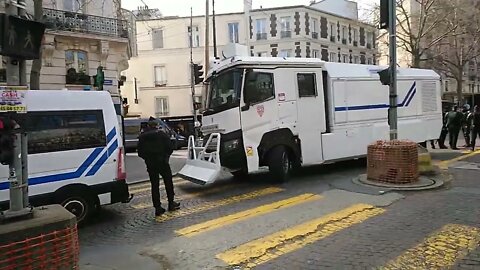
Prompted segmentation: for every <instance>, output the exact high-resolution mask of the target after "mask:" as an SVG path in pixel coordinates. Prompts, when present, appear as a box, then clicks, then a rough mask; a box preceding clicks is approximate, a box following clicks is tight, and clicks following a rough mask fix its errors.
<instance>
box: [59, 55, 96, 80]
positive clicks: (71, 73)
mask: <svg viewBox="0 0 480 270" xmlns="http://www.w3.org/2000/svg"><path fill="white" fill-rule="evenodd" d="M65 67H66V69H67V78H66V83H67V84H81V85H90V84H91V80H90V76H89V75H88V56H87V52H84V51H79V50H67V51H65Z"/></svg>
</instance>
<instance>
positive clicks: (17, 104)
mask: <svg viewBox="0 0 480 270" xmlns="http://www.w3.org/2000/svg"><path fill="white" fill-rule="evenodd" d="M25 90H27V87H25V86H2V87H0V112H20V113H25V112H27V104H26V102H25V94H26V91H25Z"/></svg>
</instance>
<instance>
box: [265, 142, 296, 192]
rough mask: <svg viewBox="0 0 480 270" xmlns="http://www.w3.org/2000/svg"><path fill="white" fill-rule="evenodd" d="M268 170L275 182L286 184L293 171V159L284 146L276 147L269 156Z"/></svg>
mask: <svg viewBox="0 0 480 270" xmlns="http://www.w3.org/2000/svg"><path fill="white" fill-rule="evenodd" d="M268 168H269V170H270V174H271V175H272V177H273V179H274V180H275V182H280V183H283V182H286V181H287V180H288V178H289V176H290V173H291V171H292V159H291V157H290V154H289V152H288V150H287V148H285V146H283V145H279V146H275V147H274V148H273V149H272V150H270V153H269V155H268Z"/></svg>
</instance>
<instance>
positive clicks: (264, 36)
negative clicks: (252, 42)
mask: <svg viewBox="0 0 480 270" xmlns="http://www.w3.org/2000/svg"><path fill="white" fill-rule="evenodd" d="M266 39H267V33H257V40H266Z"/></svg>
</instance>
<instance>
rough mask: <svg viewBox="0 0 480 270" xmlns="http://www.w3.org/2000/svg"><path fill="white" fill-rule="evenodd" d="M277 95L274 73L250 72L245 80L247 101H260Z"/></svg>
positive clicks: (245, 99) (245, 98) (245, 97)
mask: <svg viewBox="0 0 480 270" xmlns="http://www.w3.org/2000/svg"><path fill="white" fill-rule="evenodd" d="M274 97H275V88H274V85H273V74H272V73H259V72H248V73H247V78H246V80H245V92H244V101H245V103H253V104H255V103H260V102H263V101H266V100H268V99H273V98H274Z"/></svg>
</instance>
